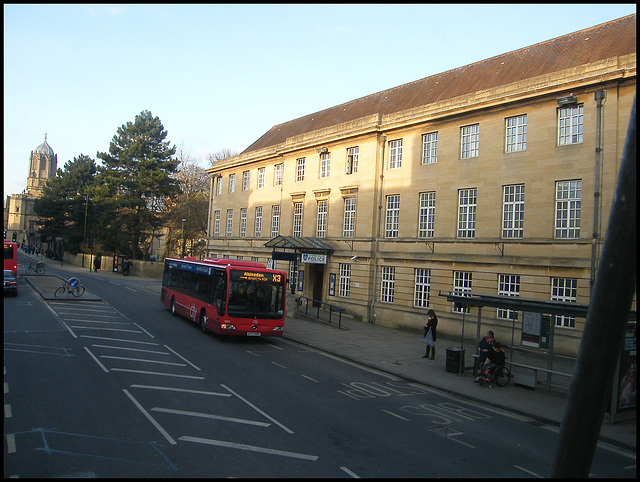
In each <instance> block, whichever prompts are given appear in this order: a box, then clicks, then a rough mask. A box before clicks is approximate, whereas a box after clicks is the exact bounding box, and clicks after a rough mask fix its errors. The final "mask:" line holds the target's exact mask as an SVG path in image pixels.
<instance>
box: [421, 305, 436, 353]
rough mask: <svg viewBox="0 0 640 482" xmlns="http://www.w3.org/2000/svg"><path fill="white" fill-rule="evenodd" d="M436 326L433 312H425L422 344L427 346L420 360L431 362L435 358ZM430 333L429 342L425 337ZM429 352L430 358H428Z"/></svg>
mask: <svg viewBox="0 0 640 482" xmlns="http://www.w3.org/2000/svg"><path fill="white" fill-rule="evenodd" d="M436 326H438V317H437V316H436V312H435V311H433V310H429V311H427V322H426V323H425V324H424V328H423V329H424V336H425V339H424V342H425V343H426V345H427V352H426V353H425V355H424V356H423V357H422V358H428V359H429V360H433V359H435V357H436ZM429 333H431V340H429V339H428V338H427V335H428V334H429ZM429 352H431V356H429Z"/></svg>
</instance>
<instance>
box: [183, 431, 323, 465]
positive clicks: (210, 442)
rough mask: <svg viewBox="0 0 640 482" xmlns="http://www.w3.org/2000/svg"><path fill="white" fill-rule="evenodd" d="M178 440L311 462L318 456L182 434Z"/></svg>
mask: <svg viewBox="0 0 640 482" xmlns="http://www.w3.org/2000/svg"><path fill="white" fill-rule="evenodd" d="M179 440H184V441H185V442H195V443H201V444H205V445H215V446H217V447H226V448H230V449H238V450H248V451H250V452H260V453H263V454H269V455H279V456H282V457H292V458H294V459H302V460H311V461H313V462H315V461H316V460H318V457H317V456H316V455H307V454H300V453H296V452H287V451H284V450H276V449H270V448H266V447H257V446H255V445H247V444H237V443H233V442H225V441H223V440H212V439H206V438H200V437H190V436H187V435H183V436H182V437H180V439H179Z"/></svg>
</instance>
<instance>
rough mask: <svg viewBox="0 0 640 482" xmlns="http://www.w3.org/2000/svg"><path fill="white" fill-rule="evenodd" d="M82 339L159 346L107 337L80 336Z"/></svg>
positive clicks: (147, 342)
mask: <svg viewBox="0 0 640 482" xmlns="http://www.w3.org/2000/svg"><path fill="white" fill-rule="evenodd" d="M80 338H92V339H95V340H108V341H120V342H122V343H140V344H143V345H154V346H158V344H157V343H153V342H152V341H136V340H124V339H122V338H109V337H106V336H92V335H80Z"/></svg>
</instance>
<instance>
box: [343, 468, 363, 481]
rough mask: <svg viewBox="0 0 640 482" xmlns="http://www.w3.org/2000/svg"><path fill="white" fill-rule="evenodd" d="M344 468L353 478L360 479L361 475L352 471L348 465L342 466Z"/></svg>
mask: <svg viewBox="0 0 640 482" xmlns="http://www.w3.org/2000/svg"><path fill="white" fill-rule="evenodd" d="M340 468H341V469H342V470H344V471H345V472H346V473H347V474H349V475H350V476H351V477H352V478H354V479H359V478H360V476H359V475H357V474H355V473H354V472H352V471H350V470H349V469H348V468H346V467H340Z"/></svg>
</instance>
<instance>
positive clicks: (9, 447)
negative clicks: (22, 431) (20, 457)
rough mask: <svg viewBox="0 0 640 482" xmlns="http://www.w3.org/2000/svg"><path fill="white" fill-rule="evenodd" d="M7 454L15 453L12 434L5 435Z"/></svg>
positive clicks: (14, 441)
mask: <svg viewBox="0 0 640 482" xmlns="http://www.w3.org/2000/svg"><path fill="white" fill-rule="evenodd" d="M7 453H10V454H15V453H16V437H15V435H13V434H12V433H10V434H8V435H7ZM5 477H6V475H5Z"/></svg>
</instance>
